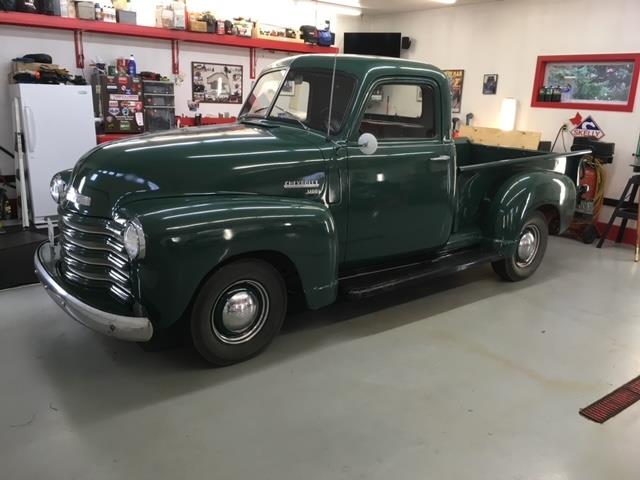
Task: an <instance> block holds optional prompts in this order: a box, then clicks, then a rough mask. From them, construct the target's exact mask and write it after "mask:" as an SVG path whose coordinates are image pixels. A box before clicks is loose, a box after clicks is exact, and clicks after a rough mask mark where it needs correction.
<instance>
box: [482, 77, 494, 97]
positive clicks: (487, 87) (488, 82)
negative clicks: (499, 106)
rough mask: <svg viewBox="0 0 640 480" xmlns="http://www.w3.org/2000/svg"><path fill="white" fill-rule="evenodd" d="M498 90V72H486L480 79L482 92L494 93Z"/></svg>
mask: <svg viewBox="0 0 640 480" xmlns="http://www.w3.org/2000/svg"><path fill="white" fill-rule="evenodd" d="M497 91H498V74H497V73H487V74H485V76H484V78H483V80H482V94H483V95H495V94H496V92H497Z"/></svg>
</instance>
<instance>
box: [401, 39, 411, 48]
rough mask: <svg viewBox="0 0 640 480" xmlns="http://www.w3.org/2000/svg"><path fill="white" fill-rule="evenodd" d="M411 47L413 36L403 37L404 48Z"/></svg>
mask: <svg viewBox="0 0 640 480" xmlns="http://www.w3.org/2000/svg"><path fill="white" fill-rule="evenodd" d="M410 47H411V38H410V37H402V49H403V50H409V48H410Z"/></svg>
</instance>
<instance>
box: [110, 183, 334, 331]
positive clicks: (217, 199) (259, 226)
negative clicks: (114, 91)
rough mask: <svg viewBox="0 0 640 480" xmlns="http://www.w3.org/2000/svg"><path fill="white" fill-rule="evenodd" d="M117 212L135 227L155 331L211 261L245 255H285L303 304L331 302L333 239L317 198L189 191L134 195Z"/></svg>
mask: <svg viewBox="0 0 640 480" xmlns="http://www.w3.org/2000/svg"><path fill="white" fill-rule="evenodd" d="M122 214H123V215H124V216H126V217H129V218H131V217H134V216H135V217H137V218H138V220H139V221H140V222H141V224H142V227H143V230H144V233H145V238H146V253H145V258H144V259H142V260H140V261H139V262H135V265H134V269H135V270H136V273H137V278H138V289H139V295H140V300H141V303H142V305H143V306H144V307H145V308H146V309H147V310H148V312H149V316H150V318H152V319H153V320H154V323H156V324H158V326H160V327H161V328H162V327H167V326H169V325H171V324H172V323H173V322H175V321H176V320H177V319H179V318H180V317H181V316H182V314H183V313H184V312H185V310H186V308H187V307H188V305H189V303H190V301H191V299H192V298H193V295H194V293H195V292H196V291H197V290H198V287H199V286H200V284H201V283H202V281H203V279H204V278H205V277H206V276H207V275H208V274H209V273H210V272H211V271H212V270H213V269H214V268H215V267H216V266H217V265H220V264H221V263H223V262H225V261H226V260H228V259H230V258H233V257H235V256H238V255H246V254H248V253H251V252H258V251H260V252H265V251H267V252H277V253H279V254H282V255H285V256H286V257H288V258H289V260H291V262H292V263H293V265H294V266H295V267H296V269H297V271H298V274H299V277H300V280H301V283H302V288H303V290H304V294H305V296H306V300H307V304H308V305H309V307H310V308H319V307H321V306H324V305H327V304H329V303H331V302H333V301H334V300H335V297H336V293H337V268H338V262H337V258H338V252H337V249H338V239H337V233H336V230H335V225H334V221H333V217H332V216H331V213H330V212H329V210H328V208H327V207H326V206H325V205H324V204H322V203H318V202H313V201H308V200H302V199H291V198H278V197H266V196H257V195H250V196H249V195H224V196H223V195H210V196H195V197H194V196H190V197H181V198H173V197H172V198H163V199H153V200H140V201H137V202H134V203H131V204H129V205H127V206H126V207H124V208H123V211H122Z"/></svg>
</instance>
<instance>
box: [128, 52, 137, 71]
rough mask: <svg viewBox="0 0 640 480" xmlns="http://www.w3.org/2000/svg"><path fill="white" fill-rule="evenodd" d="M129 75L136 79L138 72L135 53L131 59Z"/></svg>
mask: <svg viewBox="0 0 640 480" xmlns="http://www.w3.org/2000/svg"><path fill="white" fill-rule="evenodd" d="M129 75H130V76H132V77H135V76H136V75H137V72H136V59H135V57H134V56H133V53H132V54H131V56H130V57H129Z"/></svg>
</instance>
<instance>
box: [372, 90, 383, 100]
mask: <svg viewBox="0 0 640 480" xmlns="http://www.w3.org/2000/svg"><path fill="white" fill-rule="evenodd" d="M371 101H372V102H381V101H382V86H378V87H376V88H375V89H374V90H373V92H371Z"/></svg>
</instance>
